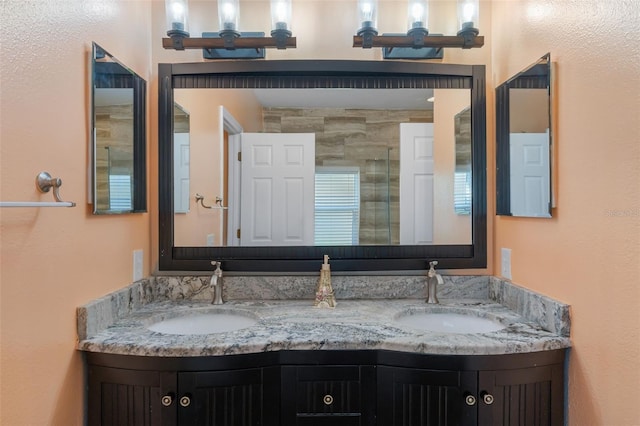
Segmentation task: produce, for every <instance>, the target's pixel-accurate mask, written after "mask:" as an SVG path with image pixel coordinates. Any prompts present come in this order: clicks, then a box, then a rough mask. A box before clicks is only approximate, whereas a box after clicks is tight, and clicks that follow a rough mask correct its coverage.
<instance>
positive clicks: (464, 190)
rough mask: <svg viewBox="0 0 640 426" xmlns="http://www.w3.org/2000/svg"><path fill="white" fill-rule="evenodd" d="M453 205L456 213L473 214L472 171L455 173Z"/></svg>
mask: <svg viewBox="0 0 640 426" xmlns="http://www.w3.org/2000/svg"><path fill="white" fill-rule="evenodd" d="M453 206H454V209H455V212H456V214H461V215H462V214H471V173H469V172H456V173H455V178H454V182H453Z"/></svg>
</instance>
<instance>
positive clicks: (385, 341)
mask: <svg viewBox="0 0 640 426" xmlns="http://www.w3.org/2000/svg"><path fill="white" fill-rule="evenodd" d="M440 302H441V303H440V304H439V305H427V304H425V303H424V300H419V299H386V300H382V299H376V300H340V299H338V305H337V307H336V308H335V309H319V308H314V307H313V302H312V301H311V300H264V301H250V300H245V301H230V302H227V303H225V304H224V305H220V306H213V305H211V304H210V302H209V301H208V300H165V301H151V302H150V303H148V304H145V305H143V306H140V307H137V308H136V309H135V310H132V311H131V312H129V313H127V314H126V315H123V316H122V317H120V318H118V319H116V320H115V321H113V323H112V324H109V325H108V326H106V327H104V328H103V329H101V330H98V331H97V332H96V333H89V334H87V335H86V336H82V335H80V340H79V343H78V349H80V350H83V351H89V352H102V353H111V354H125V355H142V356H161V357H182V356H211V355H230V354H246V353H257V352H266V351H278V350H359V349H384V350H392V351H402V352H412V353H419V354H448V355H490V354H507V353H520V352H537V351H544V350H553V349H561V348H567V347H569V346H570V340H569V337H568V335H565V334H563V333H554V332H550V331H546V330H545V329H544V328H543V327H542V326H541V325H540V324H538V323H536V322H535V321H531V320H530V319H527V318H526V317H524V316H522V315H520V314H518V313H516V312H515V311H514V310H511V309H509V308H508V307H506V306H504V305H503V304H500V303H498V302H497V301H494V300H490V299H482V300H480V299H465V300H463V299H453V300H442V299H441V301H440ZM441 311H447V312H469V311H471V312H470V313H471V314H473V315H476V316H480V317H485V318H490V319H494V320H498V321H500V322H501V323H502V324H504V325H505V328H504V329H502V330H499V331H494V332H489V333H475V334H453V333H436V332H432V331H421V330H418V329H413V328H411V327H409V326H405V325H401V324H400V323H398V322H396V321H395V320H394V318H396V317H397V316H398V315H402V314H404V313H408V312H441ZM233 312H240V313H245V314H246V315H248V316H252V317H254V318H255V319H257V323H256V324H254V325H252V326H250V327H247V328H244V329H240V330H236V331H230V332H224V333H217V334H208V335H172V334H163V333H158V332H153V331H151V330H149V329H148V328H147V327H148V326H150V325H151V324H153V323H154V322H157V321H161V320H164V319H169V318H174V317H177V316H180V315H184V314H197V313H233ZM79 317H80V315H79Z"/></svg>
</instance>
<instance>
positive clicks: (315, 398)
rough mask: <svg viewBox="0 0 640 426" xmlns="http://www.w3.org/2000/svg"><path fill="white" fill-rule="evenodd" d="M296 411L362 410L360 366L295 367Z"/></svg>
mask: <svg viewBox="0 0 640 426" xmlns="http://www.w3.org/2000/svg"><path fill="white" fill-rule="evenodd" d="M293 368H294V369H295V371H294V374H295V396H296V413H299V414H301V413H306V414H349V413H354V414H355V413H360V407H361V405H360V403H361V401H360V390H361V389H360V386H361V383H360V367H357V366H327V367H324V366H323V367H311V366H309V367H307V366H305V367H293Z"/></svg>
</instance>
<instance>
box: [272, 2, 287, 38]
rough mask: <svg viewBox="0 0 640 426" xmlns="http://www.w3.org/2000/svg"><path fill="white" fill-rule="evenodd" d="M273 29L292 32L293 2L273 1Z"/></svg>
mask: <svg viewBox="0 0 640 426" xmlns="http://www.w3.org/2000/svg"><path fill="white" fill-rule="evenodd" d="M271 29H272V30H287V31H291V0H271Z"/></svg>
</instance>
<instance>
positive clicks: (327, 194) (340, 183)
mask: <svg viewBox="0 0 640 426" xmlns="http://www.w3.org/2000/svg"><path fill="white" fill-rule="evenodd" d="M315 185H316V190H315V216H316V217H315V244H316V245H321V246H338V245H353V244H358V241H359V233H360V169H358V168H357V167H316V175H315Z"/></svg>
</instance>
